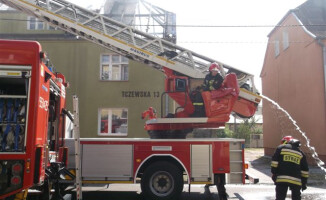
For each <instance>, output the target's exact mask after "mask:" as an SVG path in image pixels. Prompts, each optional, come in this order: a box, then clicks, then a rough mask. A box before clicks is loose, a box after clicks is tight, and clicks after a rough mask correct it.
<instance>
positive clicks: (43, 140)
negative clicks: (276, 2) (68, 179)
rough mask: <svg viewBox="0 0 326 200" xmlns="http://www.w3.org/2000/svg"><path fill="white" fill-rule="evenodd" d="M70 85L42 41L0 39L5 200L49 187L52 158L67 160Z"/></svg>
mask: <svg viewBox="0 0 326 200" xmlns="http://www.w3.org/2000/svg"><path fill="white" fill-rule="evenodd" d="M66 86H67V83H66V80H65V77H64V76H63V75H62V74H60V73H56V72H53V69H52V68H51V66H49V60H48V59H47V58H46V54H45V53H44V52H43V51H42V48H41V46H40V44H39V43H37V42H31V41H6V40H0V175H1V176H0V199H1V198H4V197H6V196H9V195H11V194H15V193H17V192H19V191H21V190H23V189H26V188H30V187H32V186H38V185H44V184H45V185H48V184H49V183H48V177H47V176H48V175H49V174H50V172H49V171H48V170H49V166H50V162H49V160H52V162H63V160H62V158H63V152H64V149H65V148H64V140H63V138H64V132H63V131H64V124H65V121H64V120H65V115H64V114H63V110H64V107H65V98H66ZM59 152H61V155H60V154H59ZM65 152H67V151H65Z"/></svg>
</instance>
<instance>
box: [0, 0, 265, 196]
mask: <svg viewBox="0 0 326 200" xmlns="http://www.w3.org/2000/svg"><path fill="white" fill-rule="evenodd" d="M0 2H1V3H4V4H6V5H8V6H11V7H13V8H15V9H17V10H20V11H22V12H24V13H27V14H28V15H33V16H35V17H37V18H38V19H40V20H43V21H45V22H47V23H49V24H51V25H52V26H54V27H57V28H60V29H62V30H64V31H66V32H69V33H72V34H74V35H77V36H79V37H81V38H83V39H86V40H89V41H91V42H93V43H96V44H98V45H101V46H103V47H105V48H107V49H109V50H111V51H113V52H116V53H119V54H121V55H123V56H126V57H128V58H129V59H133V60H136V61H139V62H142V63H145V64H147V65H149V66H152V67H154V68H156V69H158V70H161V71H162V72H164V73H165V75H166V81H165V93H164V95H169V97H170V98H171V99H173V100H174V101H175V102H176V104H178V105H180V107H178V108H176V109H175V112H174V113H163V110H165V109H163V108H162V109H161V114H162V116H161V117H157V116H156V115H155V112H154V111H153V109H149V111H148V112H145V113H144V115H143V117H146V116H149V117H150V119H149V120H148V121H146V124H145V129H146V130H147V131H148V133H149V134H150V136H151V138H152V139H81V143H80V144H81V151H80V152H75V153H74V152H73V151H72V150H73V149H74V148H68V149H69V150H70V151H71V152H72V153H69V154H71V155H73V156H76V155H78V157H79V159H80V160H81V168H80V169H79V167H78V165H79V163H76V164H78V165H74V164H73V160H74V159H72V156H68V155H67V154H68V153H67V151H68V150H67V147H66V146H69V147H73V144H72V141H71V140H67V141H66V144H65V142H64V141H63V137H64V135H65V133H64V125H63V124H64V123H63V122H64V118H65V115H67V116H70V115H69V112H67V111H66V110H64V106H65V103H64V100H65V87H66V86H67V84H66V81H65V78H64V76H63V75H61V74H59V73H55V72H53V71H52V70H51V66H48V62H47V60H46V56H45V54H44V53H42V51H41V47H40V46H39V45H38V44H37V43H35V42H22V41H17V42H14V41H1V43H0V52H1V54H0V69H1V71H0V73H1V74H0V75H1V76H0V78H1V79H0V81H1V86H0V89H1V93H3V95H1V96H0V97H1V99H2V101H0V109H1V108H2V111H1V112H2V113H3V114H2V122H3V123H1V122H0V124H1V126H2V128H3V129H2V132H0V133H1V136H2V139H1V141H2V143H1V152H0V153H1V154H0V163H1V170H0V171H1V175H2V176H1V178H0V199H1V198H4V197H8V196H10V195H13V194H15V193H17V192H19V191H22V190H26V189H28V188H30V187H34V188H37V187H39V189H40V190H41V191H42V195H43V197H42V198H43V199H50V198H51V189H52V188H54V189H55V197H54V198H57V199H58V198H60V197H61V196H62V195H63V193H64V190H65V188H66V186H67V185H69V184H71V182H69V181H68V179H74V175H72V174H71V173H69V171H68V170H67V169H66V167H65V165H66V163H67V162H66V161H67V159H68V157H70V159H69V163H70V165H69V167H68V168H71V169H76V170H77V171H78V170H81V173H80V174H81V178H82V183H83V184H87V183H90V184H92V183H95V184H98V183H103V184H109V183H121V182H122V183H137V182H138V181H139V182H140V183H141V187H142V191H143V193H144V195H145V196H146V197H147V198H148V199H162V200H163V199H171V198H177V197H178V195H179V194H180V192H181V190H182V188H183V184H184V183H188V184H196V183H199V184H216V185H217V186H218V190H219V192H220V193H223V188H224V184H223V183H224V179H226V182H229V183H244V176H245V173H244V171H245V169H244V154H243V151H244V150H243V148H244V140H237V139H212V140H205V139H204V140H198V139H196V140H194V139H186V140H180V139H176V138H185V137H186V135H187V133H188V132H190V131H191V130H192V129H193V128H217V127H220V126H224V124H225V123H226V122H227V121H228V120H229V116H230V114H231V113H232V112H233V113H235V114H237V115H238V116H241V117H251V116H252V115H254V113H255V111H256V107H257V105H258V103H259V102H260V100H261V97H260V96H259V95H258V94H257V93H258V92H257V90H256V88H255V85H254V82H253V75H251V74H248V73H246V72H244V71H241V70H239V69H236V68H234V67H231V66H229V65H226V64H224V63H221V62H218V61H216V60H214V59H210V58H207V57H206V56H203V55H200V54H197V53H196V52H193V51H190V50H187V49H185V48H182V47H180V46H177V45H176V44H173V43H171V42H168V41H165V40H162V39H160V38H156V37H154V36H152V35H149V34H147V33H143V32H141V31H138V30H136V29H134V28H132V27H129V26H127V25H125V24H122V23H120V22H117V21H115V20H112V19H110V18H108V17H107V16H102V15H100V14H98V13H94V12H92V11H89V10H87V9H84V8H81V7H79V6H77V5H73V4H71V3H69V2H67V1H65V0H38V1H34V0H0ZM213 62H216V63H218V64H219V65H220V67H221V74H222V76H223V77H224V83H223V85H222V87H221V92H220V94H221V95H216V97H214V98H213V97H212V95H211V93H210V92H203V93H201V94H200V96H201V97H202V98H203V101H202V102H200V103H201V104H202V105H204V109H205V115H200V116H197V115H196V113H195V111H196V105H198V104H199V102H196V101H195V100H193V99H191V93H192V92H194V91H196V88H197V87H198V86H199V85H200V84H201V83H202V82H203V79H204V77H205V73H206V72H207V69H208V67H209V65H210V64H211V63H213ZM2 82H3V83H4V84H2ZM2 86H3V88H2ZM228 91H229V92H228ZM162 99H163V96H162ZM1 102H3V103H2V104H1ZM1 105H3V106H1ZM162 105H163V104H162ZM23 108H25V109H23ZM24 110H25V112H23V111H24ZM8 113H9V114H8ZM12 115H13V117H12ZM15 116H16V117H15ZM70 118H71V116H70ZM7 127H8V128H7ZM10 130H11V132H10ZM155 138H159V140H158V139H155ZM163 138H174V139H168V140H167V139H163ZM78 144H79V143H78ZM77 149H78V148H77ZM50 157H51V158H50ZM76 160H78V159H76ZM94 163H96V165H94ZM77 174H79V173H77ZM62 175H66V176H67V178H66V179H67V180H66V181H61V180H62V177H63V176H62ZM77 177H78V175H77ZM225 177H226V178H225ZM76 179H78V178H76ZM65 183H67V184H65Z"/></svg>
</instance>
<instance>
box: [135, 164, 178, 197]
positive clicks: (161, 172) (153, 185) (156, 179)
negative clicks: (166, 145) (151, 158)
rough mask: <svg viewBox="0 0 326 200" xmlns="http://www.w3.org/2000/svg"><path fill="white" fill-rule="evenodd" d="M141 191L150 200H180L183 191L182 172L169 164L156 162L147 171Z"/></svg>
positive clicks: (142, 180) (143, 177) (142, 181)
mask: <svg viewBox="0 0 326 200" xmlns="http://www.w3.org/2000/svg"><path fill="white" fill-rule="evenodd" d="M141 189H142V192H143V194H144V196H145V198H146V199H148V200H153V199H155V200H167V199H178V197H179V196H180V194H181V192H182V190H183V177H182V171H181V170H180V169H179V168H178V167H176V166H175V165H173V164H171V163H169V162H164V161H160V162H156V163H154V164H152V165H150V166H149V167H148V168H147V169H146V170H145V172H144V174H143V176H142V179H141Z"/></svg>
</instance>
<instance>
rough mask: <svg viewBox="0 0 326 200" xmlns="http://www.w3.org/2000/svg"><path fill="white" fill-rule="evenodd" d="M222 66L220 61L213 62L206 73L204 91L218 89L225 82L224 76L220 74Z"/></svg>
mask: <svg viewBox="0 0 326 200" xmlns="http://www.w3.org/2000/svg"><path fill="white" fill-rule="evenodd" d="M220 71H221V67H220V65H219V64H218V63H212V64H211V66H210V67H209V74H207V75H206V77H205V79H204V84H203V90H204V91H212V90H217V89H219V88H220V87H221V85H222V83H223V77H222V75H221V74H220Z"/></svg>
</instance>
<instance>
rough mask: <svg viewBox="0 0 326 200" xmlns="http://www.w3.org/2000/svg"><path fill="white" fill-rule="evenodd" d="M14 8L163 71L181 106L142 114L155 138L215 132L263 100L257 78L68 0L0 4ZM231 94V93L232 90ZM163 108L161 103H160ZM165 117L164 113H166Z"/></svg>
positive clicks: (3, 0) (6, 0)
mask: <svg viewBox="0 0 326 200" xmlns="http://www.w3.org/2000/svg"><path fill="white" fill-rule="evenodd" d="M0 2H1V3H3V4H6V5H8V6H10V7H12V8H15V9H17V10H20V11H22V12H24V13H26V14H28V15H31V16H35V17H37V18H38V19H40V20H42V21H44V22H47V23H49V24H50V25H51V26H53V27H57V28H59V29H62V30H64V31H66V32H69V33H71V34H74V35H76V36H77V37H80V38H83V39H85V40H88V41H91V42H93V43H95V44H98V45H100V46H103V47H105V48H107V49H109V50H111V51H113V52H115V53H118V54H120V55H122V56H125V57H127V58H129V59H132V60H136V61H139V62H142V63H145V64H146V65H149V66H151V67H154V68H156V69H158V70H161V71H163V72H164V73H165V76H166V80H165V92H164V93H163V94H162V100H163V96H164V95H168V96H169V97H170V98H172V99H173V100H174V101H176V103H177V104H178V105H180V106H179V107H178V108H176V110H175V113H172V114H171V113H169V114H168V113H164V111H163V110H164V109H163V106H161V117H157V116H156V113H155V111H154V109H149V110H148V111H146V112H145V113H143V117H148V116H151V117H149V120H147V121H146V124H145V129H146V130H147V131H148V132H149V134H150V136H151V137H162V135H165V136H167V135H169V134H170V136H167V137H174V136H175V135H179V136H180V137H184V136H185V135H186V134H187V133H188V132H189V131H191V130H192V129H193V128H216V127H220V126H223V125H224V124H225V122H227V121H229V116H230V114H231V112H233V113H236V114H237V115H238V116H240V117H243V118H250V117H252V116H253V115H254V113H255V112H256V109H257V106H258V104H259V103H260V101H261V97H260V96H259V93H258V91H257V89H256V88H255V85H254V76H253V75H252V74H249V73H247V72H244V71H242V70H240V69H236V68H234V67H232V66H230V65H227V64H224V63H222V62H220V61H216V60H214V59H211V58H208V57H206V56H203V55H200V54H198V53H196V52H194V51H191V50H188V49H185V48H183V47H181V46H178V45H176V44H174V43H171V42H169V41H166V40H164V39H161V38H158V37H154V36H152V35H150V34H147V33H145V32H142V31H139V30H137V29H135V28H133V27H131V26H128V25H125V24H123V23H121V22H118V21H115V20H113V19H110V18H109V17H107V16H105V15H101V14H99V13H96V12H93V11H90V10H88V9H85V8H82V7H80V6H78V5H75V4H72V3H70V2H68V1H65V0H0ZM214 62H215V63H218V64H219V65H220V66H221V74H222V76H223V77H224V78H225V79H224V82H223V84H222V86H223V87H221V88H222V89H221V90H223V91H221V92H220V94H217V95H215V97H213V96H212V95H211V94H210V92H202V93H201V95H202V101H203V103H202V104H203V107H204V108H203V109H204V110H205V114H204V115H202V116H199V117H198V115H197V116H196V115H195V114H194V113H195V112H196V105H199V104H200V103H198V102H195V103H194V100H192V99H191V93H192V92H193V91H195V90H196V88H198V86H199V85H200V83H202V81H203V79H204V77H205V75H206V73H207V71H208V67H209V66H210V64H211V63H214ZM228 91H229V92H228ZM162 105H163V103H162ZM163 113H164V114H163Z"/></svg>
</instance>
